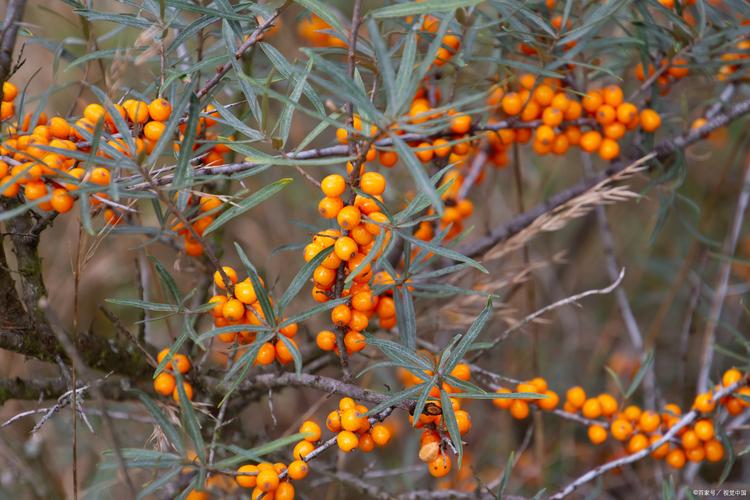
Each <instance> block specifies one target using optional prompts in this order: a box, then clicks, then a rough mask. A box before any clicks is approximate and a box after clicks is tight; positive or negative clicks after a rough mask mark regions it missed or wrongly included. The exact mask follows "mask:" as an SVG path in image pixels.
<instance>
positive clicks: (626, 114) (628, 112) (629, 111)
mask: <svg viewBox="0 0 750 500" xmlns="http://www.w3.org/2000/svg"><path fill="white" fill-rule="evenodd" d="M616 111H617V121H618V122H620V123H622V124H623V125H627V124H628V123H630V122H632V121H633V120H634V119H636V118H637V117H638V108H637V107H636V105H635V104H633V103H632V102H623V103H622V104H620V105H619V106H617V109H616Z"/></svg>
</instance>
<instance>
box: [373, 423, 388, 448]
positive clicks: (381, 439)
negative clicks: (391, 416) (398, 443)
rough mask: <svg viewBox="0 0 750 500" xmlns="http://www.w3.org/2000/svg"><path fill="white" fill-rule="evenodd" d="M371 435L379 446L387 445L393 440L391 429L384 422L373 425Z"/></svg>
mask: <svg viewBox="0 0 750 500" xmlns="http://www.w3.org/2000/svg"><path fill="white" fill-rule="evenodd" d="M370 435H372V440H373V441H375V444H376V445H378V446H385V445H387V444H388V443H389V442H390V440H391V431H390V429H388V427H386V426H385V425H383V424H375V425H373V426H372V429H370Z"/></svg>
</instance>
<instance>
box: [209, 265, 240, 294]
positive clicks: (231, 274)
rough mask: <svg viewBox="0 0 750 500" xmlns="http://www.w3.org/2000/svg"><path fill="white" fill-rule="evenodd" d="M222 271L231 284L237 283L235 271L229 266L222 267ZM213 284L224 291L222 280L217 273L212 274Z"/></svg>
mask: <svg viewBox="0 0 750 500" xmlns="http://www.w3.org/2000/svg"><path fill="white" fill-rule="evenodd" d="M222 270H223V271H224V274H226V276H227V278H229V280H230V281H231V282H232V284H235V283H237V271H235V270H234V269H233V268H231V267H229V266H223V267H222ZM214 284H215V285H216V286H217V287H219V288H220V289H222V290H226V286H225V284H224V278H223V277H222V276H221V273H220V272H219V271H216V272H215V273H214Z"/></svg>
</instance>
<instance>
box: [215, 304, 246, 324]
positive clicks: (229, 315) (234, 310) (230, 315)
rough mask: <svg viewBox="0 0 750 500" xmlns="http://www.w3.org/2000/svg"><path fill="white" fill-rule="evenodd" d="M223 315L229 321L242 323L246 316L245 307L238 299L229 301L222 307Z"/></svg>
mask: <svg viewBox="0 0 750 500" xmlns="http://www.w3.org/2000/svg"><path fill="white" fill-rule="evenodd" d="M221 314H222V316H224V318H225V319H226V320H227V321H240V320H241V319H242V318H243V317H244V316H245V306H244V304H243V303H242V302H240V301H239V300H237V299H229V300H227V301H226V302H225V303H224V305H223V306H222V308H221Z"/></svg>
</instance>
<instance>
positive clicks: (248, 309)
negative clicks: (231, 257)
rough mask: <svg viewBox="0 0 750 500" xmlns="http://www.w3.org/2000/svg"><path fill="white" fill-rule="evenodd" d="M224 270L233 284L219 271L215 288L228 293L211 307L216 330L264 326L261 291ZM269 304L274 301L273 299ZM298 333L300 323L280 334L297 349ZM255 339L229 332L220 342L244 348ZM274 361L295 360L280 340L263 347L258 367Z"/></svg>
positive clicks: (245, 333)
mask: <svg viewBox="0 0 750 500" xmlns="http://www.w3.org/2000/svg"><path fill="white" fill-rule="evenodd" d="M222 270H223V271H224V274H225V275H226V277H227V278H228V279H229V280H230V282H231V284H228V283H225V282H224V279H223V277H222V275H221V273H220V272H219V271H216V272H215V273H214V284H215V285H216V287H217V288H219V289H220V290H224V291H225V292H226V293H225V294H217V295H214V296H213V297H211V298H210V299H209V303H211V304H214V306H213V308H212V309H211V315H212V316H213V318H214V326H216V327H218V328H221V327H225V326H233V325H255V326H259V325H262V324H263V323H264V322H265V320H266V316H265V313H264V312H263V308H262V307H261V305H260V302H259V301H258V295H257V291H256V290H255V287H254V286H253V283H252V281H251V280H250V278H245V279H244V280H243V281H240V282H238V277H237V271H235V270H234V268H232V267H229V266H223V267H222ZM259 280H260V283H261V285H262V286H265V283H263V280H262V278H259ZM269 301H272V299H271V298H270V297H269ZM297 330H298V325H297V323H290V324H288V325H286V326H284V327H281V328H279V333H280V334H281V335H283V336H284V337H286V339H287V340H288V341H289V342H290V343H291V344H292V345H293V346H294V347H297V343H296V342H295V340H294V337H295V336H296V335H297ZM255 338H256V332H253V331H249V330H240V331H238V332H226V333H220V334H219V335H218V339H219V340H220V341H222V342H225V343H227V344H233V343H235V342H237V343H239V344H242V345H247V344H252V343H253V341H255ZM240 353H241V351H238V352H237V354H238V355H240ZM274 360H276V361H278V362H279V363H280V364H282V365H285V364H287V363H290V362H292V361H293V360H294V356H293V354H292V351H291V350H290V349H289V347H288V346H287V345H286V343H285V342H284V341H281V340H280V339H279V338H278V336H277V337H274V338H273V339H271V340H269V341H268V342H264V343H263V344H262V345H261V346H260V348H259V350H258V354H257V355H256V357H255V364H258V365H270V364H271V363H273V361H274Z"/></svg>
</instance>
